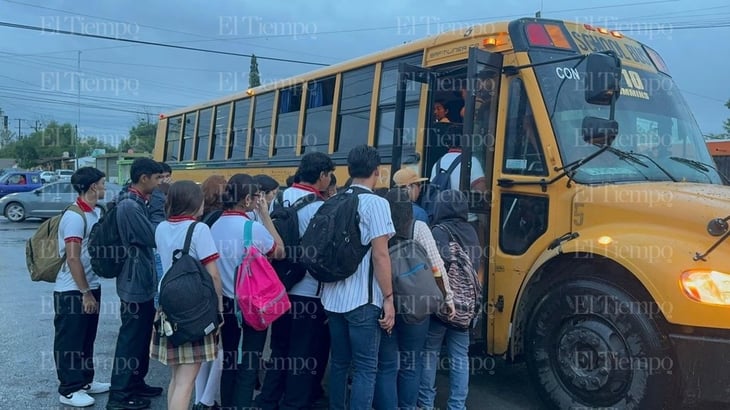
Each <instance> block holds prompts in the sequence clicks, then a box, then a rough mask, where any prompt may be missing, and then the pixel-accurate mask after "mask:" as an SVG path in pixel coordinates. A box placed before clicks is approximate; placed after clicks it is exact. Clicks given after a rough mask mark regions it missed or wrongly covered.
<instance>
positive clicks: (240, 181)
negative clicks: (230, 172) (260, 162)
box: [223, 174, 259, 209]
mask: <svg viewBox="0 0 730 410" xmlns="http://www.w3.org/2000/svg"><path fill="white" fill-rule="evenodd" d="M258 192H259V186H258V184H257V183H256V181H254V179H253V177H252V176H251V175H248V174H236V175H234V176H232V177H231V179H229V180H228V184H227V185H226V192H225V193H224V194H223V207H224V208H225V209H232V208H234V207H235V206H236V205H238V203H239V202H241V201H242V200H243V199H244V198H246V197H247V196H249V195H256V194H257V193H258Z"/></svg>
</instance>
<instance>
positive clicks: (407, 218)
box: [385, 188, 413, 239]
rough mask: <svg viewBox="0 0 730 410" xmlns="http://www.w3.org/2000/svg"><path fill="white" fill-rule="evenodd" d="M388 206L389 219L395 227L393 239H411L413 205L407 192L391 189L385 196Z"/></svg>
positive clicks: (401, 189) (400, 189)
mask: <svg viewBox="0 0 730 410" xmlns="http://www.w3.org/2000/svg"><path fill="white" fill-rule="evenodd" d="M385 199H387V200H388V204H389V205H390V217H391V219H392V220H393V225H395V237H397V238H400V239H407V238H410V237H411V225H412V223H413V203H412V202H411V199H410V197H409V196H408V191H407V190H405V189H403V188H393V189H391V190H389V191H388V192H387V193H386V194H385Z"/></svg>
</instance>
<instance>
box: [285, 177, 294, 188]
mask: <svg viewBox="0 0 730 410" xmlns="http://www.w3.org/2000/svg"><path fill="white" fill-rule="evenodd" d="M295 177H296V175H289V176H288V177H286V187H287V188H289V187H290V186H292V185H294V178H295Z"/></svg>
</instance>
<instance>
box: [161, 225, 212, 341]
mask: <svg viewBox="0 0 730 410" xmlns="http://www.w3.org/2000/svg"><path fill="white" fill-rule="evenodd" d="M197 224H198V222H193V223H192V224H190V227H189V228H188V232H187V235H186V236H185V245H184V246H183V248H182V249H177V250H175V252H173V254H172V266H171V267H170V269H168V271H167V272H165V276H163V277H162V282H160V310H161V311H162V313H164V315H161V316H162V317H163V321H167V322H168V323H169V324H170V326H169V327H168V326H164V324H163V329H165V330H166V331H167V332H166V333H165V336H166V337H167V340H168V341H169V342H170V343H171V344H172V345H173V346H180V345H182V344H184V343H188V342H192V341H195V340H199V339H202V338H203V337H204V336H206V335H208V334H210V333H211V332H213V331H214V330H215V329H216V328H217V327H218V325H219V323H220V321H219V318H218V296H217V295H216V293H215V287H214V286H213V279H212V278H211V276H210V274H209V273H208V271H207V270H206V269H205V267H204V266H203V264H202V263H200V261H199V260H198V259H196V258H194V257H192V256H190V254H189V252H190V242H191V240H192V237H193V232H194V231H195V225H197ZM170 331H171V333H170ZM168 333H170V334H168Z"/></svg>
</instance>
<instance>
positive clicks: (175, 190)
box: [165, 181, 204, 218]
mask: <svg viewBox="0 0 730 410" xmlns="http://www.w3.org/2000/svg"><path fill="white" fill-rule="evenodd" d="M203 200H204V196H203V190H202V189H200V186H199V185H198V184H196V183H195V182H193V181H177V182H175V183H173V184H172V185H170V190H169V191H168V192H167V198H166V199H165V215H167V217H168V218H169V217H171V216H181V215H192V216H195V214H196V213H197V212H198V210H199V209H200V206H201V205H203Z"/></svg>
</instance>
